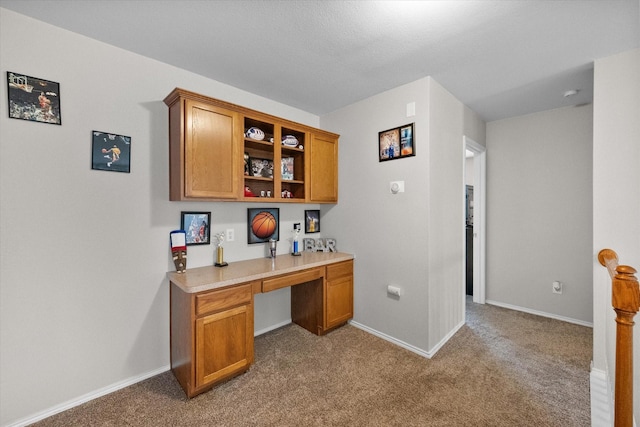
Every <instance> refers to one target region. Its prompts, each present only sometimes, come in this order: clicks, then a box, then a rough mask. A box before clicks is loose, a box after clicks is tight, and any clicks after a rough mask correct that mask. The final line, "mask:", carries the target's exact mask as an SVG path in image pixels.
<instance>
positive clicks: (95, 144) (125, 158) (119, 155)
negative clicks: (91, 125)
mask: <svg viewBox="0 0 640 427" xmlns="http://www.w3.org/2000/svg"><path fill="white" fill-rule="evenodd" d="M91 169H97V170H103V171H114V172H126V173H129V172H130V171H131V137H130V136H124V135H117V134H115V133H108V132H100V131H96V130H94V131H93V137H92V140H91Z"/></svg>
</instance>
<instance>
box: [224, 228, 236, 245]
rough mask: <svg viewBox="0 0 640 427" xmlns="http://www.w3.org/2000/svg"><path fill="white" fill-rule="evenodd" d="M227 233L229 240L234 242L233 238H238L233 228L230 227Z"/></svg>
mask: <svg viewBox="0 0 640 427" xmlns="http://www.w3.org/2000/svg"><path fill="white" fill-rule="evenodd" d="M225 234H226V235H227V242H233V239H235V238H236V234H235V232H234V230H233V228H228V229H227V231H226V232H225Z"/></svg>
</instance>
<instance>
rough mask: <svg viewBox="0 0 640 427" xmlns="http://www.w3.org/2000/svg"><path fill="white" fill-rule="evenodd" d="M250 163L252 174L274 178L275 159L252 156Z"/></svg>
mask: <svg viewBox="0 0 640 427" xmlns="http://www.w3.org/2000/svg"><path fill="white" fill-rule="evenodd" d="M249 163H250V165H251V168H250V171H249V172H250V174H251V176H256V177H261V178H273V160H270V159H260V158H257V157H251V158H250V159H249Z"/></svg>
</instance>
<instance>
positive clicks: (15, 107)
mask: <svg viewBox="0 0 640 427" xmlns="http://www.w3.org/2000/svg"><path fill="white" fill-rule="evenodd" d="M7 88H8V91H7V97H8V101H9V117H10V118H12V119H20V120H29V121H32V122H40V123H48V124H53V125H61V124H62V115H61V112H60V83H57V82H52V81H50V80H45V79H41V78H38V77H31V76H27V75H26V74H21V73H16V72H13V71H7Z"/></svg>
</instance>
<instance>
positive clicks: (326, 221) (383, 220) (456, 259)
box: [321, 78, 463, 355]
mask: <svg viewBox="0 0 640 427" xmlns="http://www.w3.org/2000/svg"><path fill="white" fill-rule="evenodd" d="M412 102H415V111H416V115H415V116H413V117H407V115H406V111H407V109H406V105H407V104H408V103H412ZM462 117H463V105H462V104H461V103H460V102H458V101H457V100H455V99H454V98H453V97H452V96H451V95H450V94H449V93H448V92H446V91H445V90H444V89H443V88H442V87H441V86H439V85H438V83H437V82H435V81H434V80H433V79H431V78H424V79H420V80H417V81H415V82H412V83H409V84H407V85H403V86H401V87H398V88H395V89H392V90H390V91H387V92H384V93H381V94H379V95H376V96H373V97H371V98H368V99H365V100H363V101H361V102H358V103H356V104H353V105H350V106H348V107H345V108H343V109H340V110H338V111H335V112H333V113H331V114H328V115H326V116H323V117H322V118H321V124H322V126H323V127H325V128H328V129H332V130H333V131H335V132H338V133H340V134H341V138H340V170H339V172H340V182H339V186H340V187H339V188H340V203H339V204H338V205H336V206H331V207H323V208H322V210H323V226H324V225H327V226H330V227H331V229H332V231H333V232H334V233H335V234H336V235H337V236H340V241H339V244H340V245H341V246H342V247H343V248H344V249H345V250H346V251H348V252H352V253H355V254H356V261H355V289H354V299H355V301H354V305H355V315H354V321H355V323H357V324H358V325H360V326H361V327H365V328H367V329H369V330H370V331H372V332H375V333H378V334H381V335H383V336H385V337H387V338H390V339H392V340H395V341H396V342H398V343H399V344H401V345H404V346H406V347H408V348H410V349H412V350H413V351H416V352H418V353H423V354H426V355H430V354H432V353H433V352H434V351H435V350H437V347H436V345H438V344H440V343H441V341H442V340H443V338H445V337H446V336H447V334H448V333H450V332H451V331H452V329H453V328H454V327H456V326H457V325H458V324H459V323H460V322H462V319H463V313H462V292H463V284H462V278H461V277H462V270H463V265H462V257H463V248H462V232H463V218H462V200H463V193H462V188H463V186H462V176H463V174H462V156H463V154H462V129H463V123H462V122H463V120H462ZM411 122H415V142H416V144H415V145H416V147H415V148H416V156H415V157H409V158H404V159H397V160H392V161H386V162H379V160H378V150H377V140H378V132H380V131H383V130H386V129H389V128H393V127H396V126H400V125H404V124H407V123H411ZM390 181H404V182H405V192H404V193H399V194H397V195H393V194H391V192H390V191H389V183H390ZM449 237H451V240H449V239H448V238H449ZM439 245H442V246H439ZM434 246H437V248H435V249H436V250H437V253H435V254H434V253H432V251H434ZM388 284H393V285H395V286H399V287H400V288H402V292H403V294H402V295H401V297H400V298H399V299H398V298H394V297H390V296H388V295H387V293H386V287H387V285H388ZM436 298H438V299H436Z"/></svg>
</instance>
